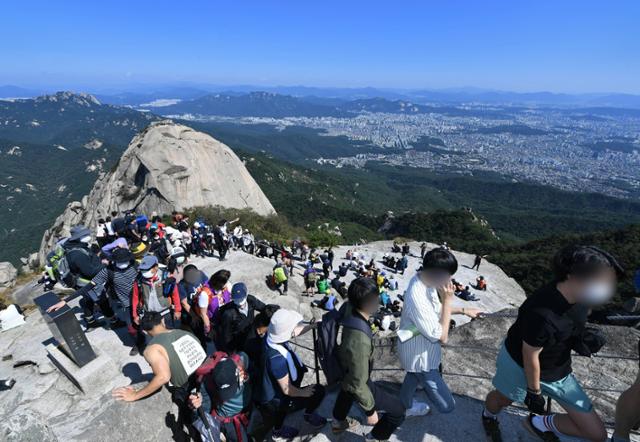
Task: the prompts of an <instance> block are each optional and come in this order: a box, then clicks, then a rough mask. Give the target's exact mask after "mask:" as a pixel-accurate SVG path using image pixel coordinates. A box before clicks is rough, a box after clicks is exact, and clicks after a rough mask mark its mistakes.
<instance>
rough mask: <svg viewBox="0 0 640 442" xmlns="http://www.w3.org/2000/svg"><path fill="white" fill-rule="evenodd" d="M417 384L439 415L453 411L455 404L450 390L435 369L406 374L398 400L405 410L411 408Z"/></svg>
mask: <svg viewBox="0 0 640 442" xmlns="http://www.w3.org/2000/svg"><path fill="white" fill-rule="evenodd" d="M418 384H420V385H422V387H423V388H424V392H425V393H426V394H427V397H428V398H429V400H430V401H431V403H432V404H433V405H434V406H435V407H436V408H437V409H438V411H439V412H440V413H443V414H444V413H451V412H452V411H453V410H454V409H455V407H456V403H455V401H454V399H453V395H452V394H451V390H449V386H447V384H446V383H445V382H444V380H443V379H442V376H441V375H440V371H439V370H436V369H434V370H429V371H420V372H415V373H412V372H407V374H406V375H405V377H404V382H403V383H402V388H401V389H400V398H401V399H402V402H403V405H404V406H405V407H406V408H411V405H412V404H413V395H414V393H415V391H416V388H417V387H418Z"/></svg>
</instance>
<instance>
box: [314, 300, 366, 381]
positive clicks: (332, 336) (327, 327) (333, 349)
mask: <svg viewBox="0 0 640 442" xmlns="http://www.w3.org/2000/svg"><path fill="white" fill-rule="evenodd" d="M346 306H347V304H346V303H345V304H344V305H343V306H342V307H341V308H340V310H336V309H333V310H331V311H329V312H328V313H325V314H324V315H322V321H321V322H320V323H319V324H318V333H317V337H316V353H317V354H318V362H319V363H320V368H322V371H323V373H324V376H325V378H327V384H328V385H332V384H335V383H337V382H339V381H340V380H341V379H342V378H343V376H344V370H343V369H342V367H341V366H340V361H339V360H338V354H337V350H338V333H339V332H340V326H342V327H347V328H351V329H353V330H360V331H361V332H362V333H365V334H366V335H367V336H369V338H371V336H372V333H371V327H370V326H369V324H368V323H365V322H364V321H362V320H360V319H357V318H355V317H354V316H353V315H345V310H346Z"/></svg>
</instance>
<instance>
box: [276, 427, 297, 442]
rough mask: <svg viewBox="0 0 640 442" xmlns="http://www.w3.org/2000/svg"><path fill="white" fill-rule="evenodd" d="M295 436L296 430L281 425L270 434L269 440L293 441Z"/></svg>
mask: <svg viewBox="0 0 640 442" xmlns="http://www.w3.org/2000/svg"><path fill="white" fill-rule="evenodd" d="M297 435H298V430H296V429H295V428H291V427H287V426H286V425H283V426H282V428H280V429H279V430H273V433H272V434H271V440H272V441H273V442H287V441H290V440H292V439H294V438H295V437H296V436H297Z"/></svg>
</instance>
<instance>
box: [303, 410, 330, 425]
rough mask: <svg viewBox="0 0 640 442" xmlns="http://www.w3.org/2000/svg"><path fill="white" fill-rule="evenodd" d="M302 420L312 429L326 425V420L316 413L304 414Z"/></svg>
mask: <svg viewBox="0 0 640 442" xmlns="http://www.w3.org/2000/svg"><path fill="white" fill-rule="evenodd" d="M304 420H305V422H306V423H308V424H309V425H311V426H312V427H314V428H322V427H324V426H325V425H326V424H327V420H326V419H325V418H324V417H322V416H320V415H319V414H318V413H311V414H307V413H305V414H304Z"/></svg>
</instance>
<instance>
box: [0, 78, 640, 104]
mask: <svg viewBox="0 0 640 442" xmlns="http://www.w3.org/2000/svg"><path fill="white" fill-rule="evenodd" d="M46 89H47V88H25V87H20V86H13V85H6V86H0V98H16V97H34V96H36V95H40V94H42V93H43V92H44V91H45V90H46ZM255 91H264V92H268V93H272V94H278V95H290V96H293V97H296V98H303V99H304V100H305V101H312V100H313V99H314V98H316V99H326V100H332V101H336V100H338V101H354V100H361V99H370V98H378V97H379V98H384V99H387V100H403V101H411V102H414V103H417V104H428V103H431V104H460V103H480V104H482V103H484V104H499V105H533V106H545V105H548V106H559V107H599V106H604V107H621V108H633V109H640V95H639V94H630V93H606V92H605V93H575V94H570V93H556V92H548V91H536V92H513V91H501V90H489V89H482V88H474V87H467V88H446V89H425V88H416V89H393V88H375V87H359V88H358V87H353V88H345V87H313V86H258V85H247V84H245V85H242V84H240V85H212V84H196V83H193V84H192V83H185V84H169V85H157V86H146V85H136V86H130V87H129V88H128V89H127V88H123V89H122V90H117V89H114V88H111V89H110V90H107V89H105V90H102V91H96V93H95V94H94V95H95V96H96V97H97V98H98V99H99V100H100V101H101V102H103V103H108V104H115V105H129V106H139V105H141V104H143V103H149V102H153V101H155V100H158V99H178V100H194V99H198V98H202V97H204V96H207V95H215V94H223V95H244V94H249V93H251V92H255Z"/></svg>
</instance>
